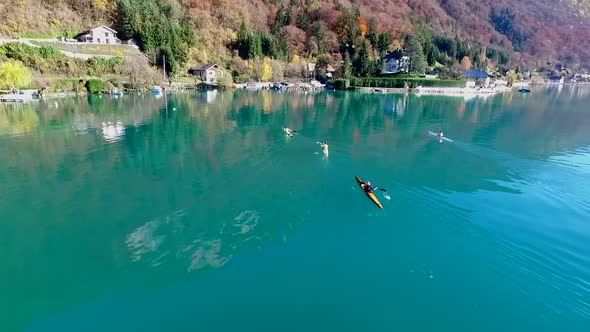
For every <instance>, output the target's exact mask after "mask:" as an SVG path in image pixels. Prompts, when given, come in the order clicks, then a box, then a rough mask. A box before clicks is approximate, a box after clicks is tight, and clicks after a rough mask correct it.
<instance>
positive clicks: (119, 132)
mask: <svg viewBox="0 0 590 332" xmlns="http://www.w3.org/2000/svg"><path fill="white" fill-rule="evenodd" d="M101 127H102V128H101V129H102V137H103V138H104V139H105V141H107V142H109V143H114V142H117V141H120V140H121V139H122V138H123V136H124V135H125V126H123V123H122V122H120V121H117V122H103V123H102V124H101Z"/></svg>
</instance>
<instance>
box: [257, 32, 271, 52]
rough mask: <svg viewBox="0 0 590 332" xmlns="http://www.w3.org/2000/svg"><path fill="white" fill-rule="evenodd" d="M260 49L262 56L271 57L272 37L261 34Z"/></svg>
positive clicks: (264, 33)
mask: <svg viewBox="0 0 590 332" xmlns="http://www.w3.org/2000/svg"><path fill="white" fill-rule="evenodd" d="M260 47H261V50H262V54H263V55H265V56H272V54H273V49H272V48H273V42H272V36H270V35H269V34H268V33H266V32H263V33H261V34H260Z"/></svg>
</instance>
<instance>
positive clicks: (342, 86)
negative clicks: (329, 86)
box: [334, 79, 350, 90]
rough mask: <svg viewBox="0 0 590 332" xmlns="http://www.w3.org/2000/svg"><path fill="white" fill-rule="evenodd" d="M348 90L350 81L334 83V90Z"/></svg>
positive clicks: (342, 80)
mask: <svg viewBox="0 0 590 332" xmlns="http://www.w3.org/2000/svg"><path fill="white" fill-rule="evenodd" d="M348 88H350V80H347V79H346V80H345V79H339V80H335V81H334V89H336V90H348Z"/></svg>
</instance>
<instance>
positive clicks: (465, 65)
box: [459, 56, 471, 70]
mask: <svg viewBox="0 0 590 332" xmlns="http://www.w3.org/2000/svg"><path fill="white" fill-rule="evenodd" d="M459 66H460V67H461V69H465V70H467V69H471V60H469V57H468V56H464V57H463V59H461V63H460V64H459Z"/></svg>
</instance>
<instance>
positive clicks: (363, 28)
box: [356, 16, 367, 37]
mask: <svg viewBox="0 0 590 332" xmlns="http://www.w3.org/2000/svg"><path fill="white" fill-rule="evenodd" d="M356 20H357V22H358V26H359V33H360V34H361V36H363V37H364V36H365V35H366V34H367V22H366V21H365V19H364V18H362V17H361V16H359V17H357V19H356Z"/></svg>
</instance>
